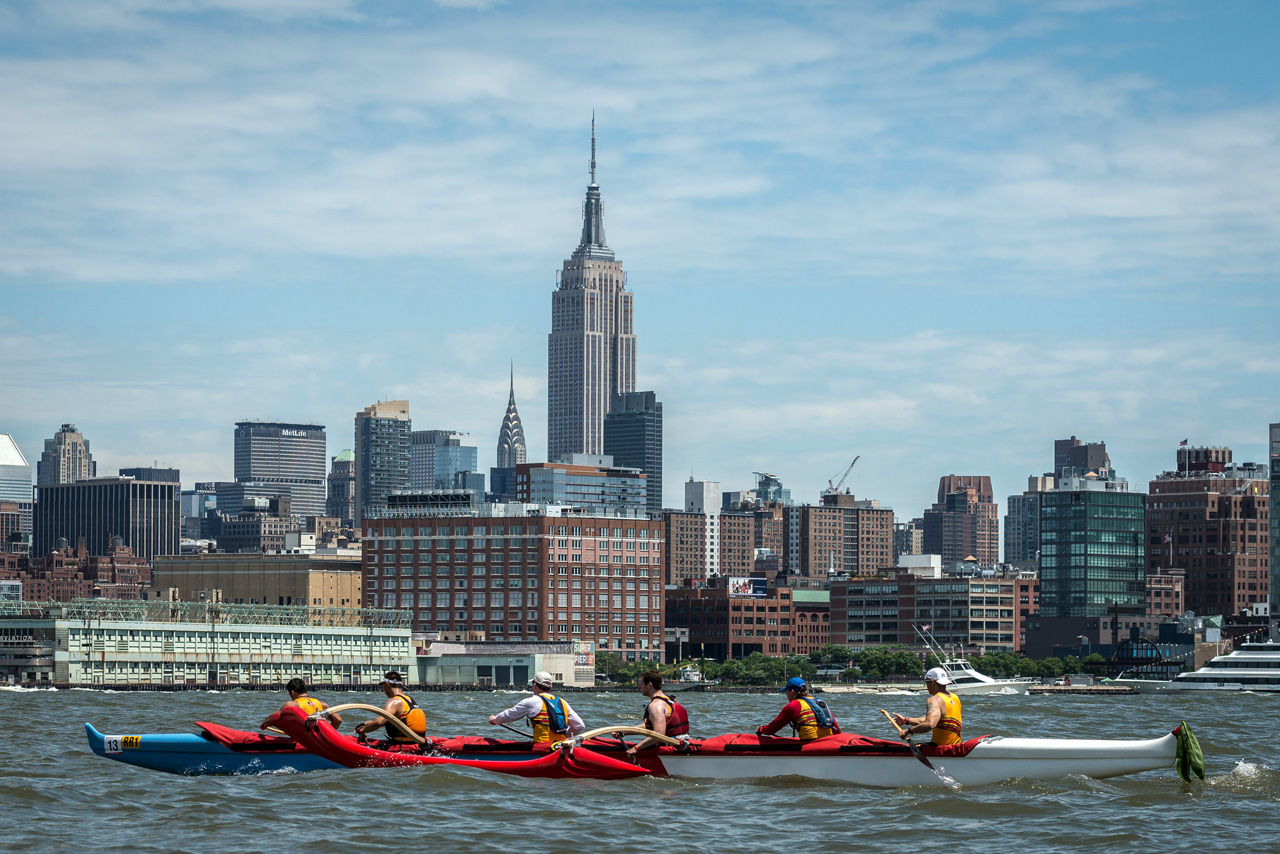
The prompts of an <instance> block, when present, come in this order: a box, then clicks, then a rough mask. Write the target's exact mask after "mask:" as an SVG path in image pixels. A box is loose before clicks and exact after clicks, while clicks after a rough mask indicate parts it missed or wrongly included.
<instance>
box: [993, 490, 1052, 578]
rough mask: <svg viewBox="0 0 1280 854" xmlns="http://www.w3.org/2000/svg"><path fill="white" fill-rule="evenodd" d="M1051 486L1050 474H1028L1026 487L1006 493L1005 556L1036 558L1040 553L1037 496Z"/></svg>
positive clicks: (1008, 560) (1007, 560)
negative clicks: (1037, 475)
mask: <svg viewBox="0 0 1280 854" xmlns="http://www.w3.org/2000/svg"><path fill="white" fill-rule="evenodd" d="M1050 489H1053V475H1044V476H1043V477H1036V476H1034V475H1033V476H1031V477H1028V478H1027V491H1026V492H1024V493H1022V494H1021V495H1010V496H1009V509H1008V512H1006V513H1005V517H1004V560H1005V563H1017V562H1018V561H1023V560H1035V559H1036V555H1038V554H1039V553H1040V499H1041V495H1042V494H1043V493H1045V492H1048V491H1049V490H1050Z"/></svg>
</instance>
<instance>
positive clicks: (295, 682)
mask: <svg viewBox="0 0 1280 854" xmlns="http://www.w3.org/2000/svg"><path fill="white" fill-rule="evenodd" d="M284 689H285V690H286V691H288V692H289V700H288V702H286V703H285V704H284V705H283V706H281V707H280V709H279V710H278V711H276V712H274V713H272V714H271V715H269V716H268V717H267V718H266V720H264V721H263V722H262V723H260V724H258V729H266V728H267V727H271V726H275V722H276V716H277V715H279V714H280V712H281V711H284V710H285V709H302V712H303V714H306V715H314V714H318V713H320V712H323V711H324V710H325V709H327V708H329V704H328V703H326V702H324V701H323V700H317V699H315V698H314V697H309V696H307V683H306V682H304V681H303V680H302V679H299V678H297V677H294V678H293V679H290V680H289V683H288V684H287V685H285V686H284ZM329 722H330V723H332V724H333V725H334V726H335V727H339V726H342V715H339V714H332V715H329Z"/></svg>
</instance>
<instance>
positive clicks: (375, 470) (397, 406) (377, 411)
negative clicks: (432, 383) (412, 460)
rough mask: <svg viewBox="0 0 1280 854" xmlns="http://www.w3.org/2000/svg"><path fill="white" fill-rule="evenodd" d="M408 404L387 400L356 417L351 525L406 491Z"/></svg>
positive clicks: (407, 482) (369, 407) (407, 478)
mask: <svg viewBox="0 0 1280 854" xmlns="http://www.w3.org/2000/svg"><path fill="white" fill-rule="evenodd" d="M412 431H413V428H412V422H411V421H410V420H409V401H407V400H387V401H382V402H381V403H374V404H370V405H369V406H366V407H365V408H364V409H363V410H362V411H360V412H357V413H356V448H355V458H356V459H355V463H356V465H355V478H356V494H355V514H356V518H355V523H356V526H357V527H361V526H362V525H363V521H364V518H365V516H366V515H367V514H369V513H372V512H375V511H381V510H385V509H386V506H387V495H389V494H390V493H391V492H392V491H394V490H397V489H408V488H409V435H410V433H412Z"/></svg>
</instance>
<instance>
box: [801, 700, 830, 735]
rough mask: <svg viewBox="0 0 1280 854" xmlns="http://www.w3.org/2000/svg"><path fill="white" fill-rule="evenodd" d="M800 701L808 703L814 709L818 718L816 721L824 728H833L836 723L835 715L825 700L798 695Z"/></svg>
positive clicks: (814, 714)
mask: <svg viewBox="0 0 1280 854" xmlns="http://www.w3.org/2000/svg"><path fill="white" fill-rule="evenodd" d="M796 699H798V700H799V701H800V702H802V703H804V704H805V705H807V706H808V707H809V708H810V710H812V711H813V716H814V717H815V718H816V719H817V720H816V723H817V725H818V726H820V727H822V728H823V729H832V728H834V727H835V725H836V719H835V715H833V714H831V710H830V709H828V708H827V704H826V701H825V700H815V699H814V698H812V697H797V698H796Z"/></svg>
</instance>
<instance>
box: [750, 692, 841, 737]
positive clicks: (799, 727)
mask: <svg viewBox="0 0 1280 854" xmlns="http://www.w3.org/2000/svg"><path fill="white" fill-rule="evenodd" d="M782 693H784V694H786V695H787V704H786V705H785V706H783V707H782V711H781V712H779V713H778V716H777V717H776V718H774V719H773V720H771V721H770V722H769V723H767V724H765V725H764V726H762V727H759V728H757V729H756V735H773V734H774V733H775V732H777V731H778V730H780V729H782V728H783V727H784V726H786V725H787V724H791V726H792V728H793V729H794V730H795V733H796V737H797V738H799V739H800V740H801V741H812V740H813V739H815V738H822V737H823V736H824V735H831V734H833V733H838V732H840V724H838V723H836V717H835V715H833V714H831V710H830V709H829V708H827V703H826V701H825V700H819V699H816V698H814V697H810V696H809V686H808V685H806V684H805V681H804V680H803V679H801V678H800V677H799V676H792V677H791V678H790V679H788V680H787V684H786V685H784V686H782Z"/></svg>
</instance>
